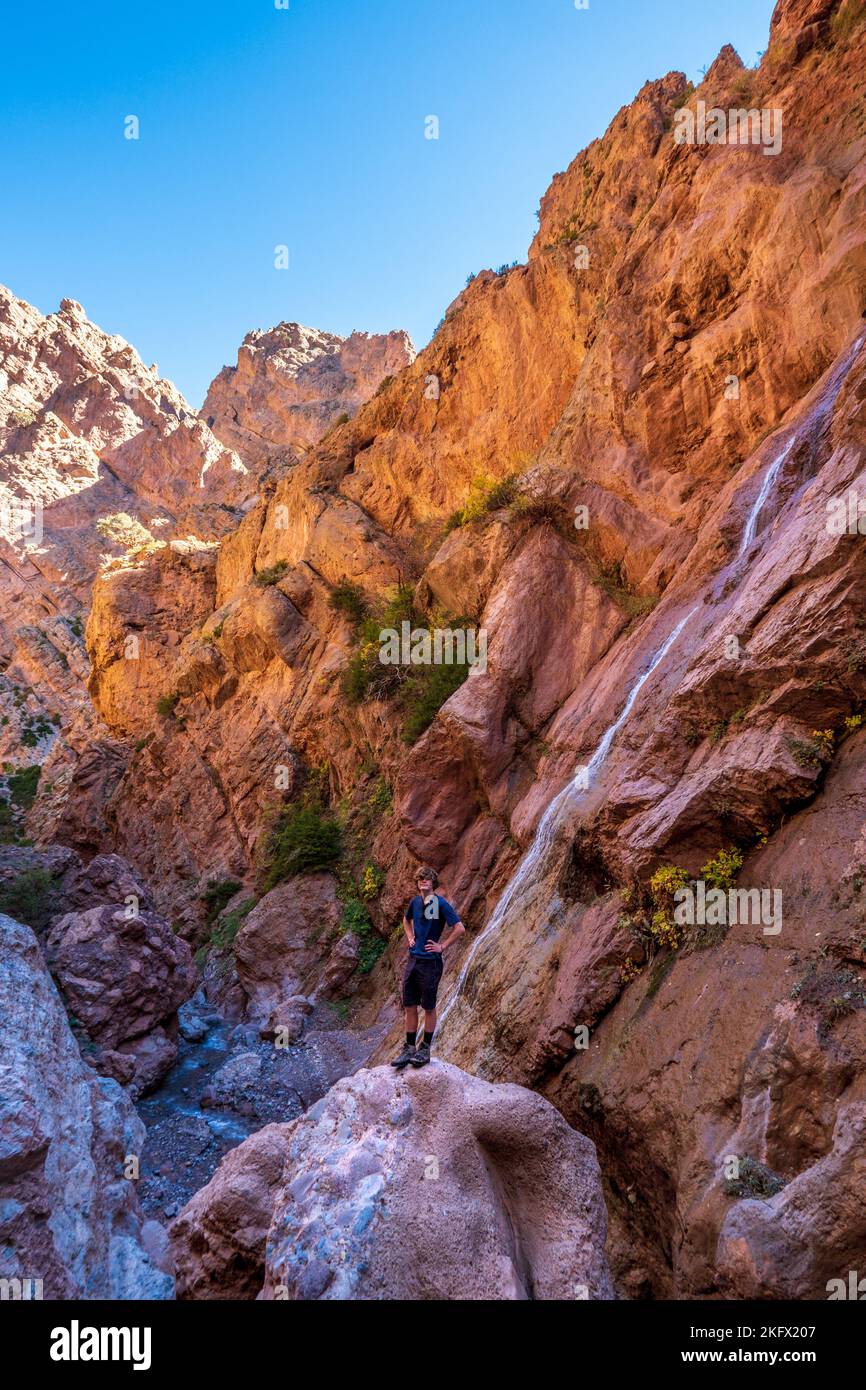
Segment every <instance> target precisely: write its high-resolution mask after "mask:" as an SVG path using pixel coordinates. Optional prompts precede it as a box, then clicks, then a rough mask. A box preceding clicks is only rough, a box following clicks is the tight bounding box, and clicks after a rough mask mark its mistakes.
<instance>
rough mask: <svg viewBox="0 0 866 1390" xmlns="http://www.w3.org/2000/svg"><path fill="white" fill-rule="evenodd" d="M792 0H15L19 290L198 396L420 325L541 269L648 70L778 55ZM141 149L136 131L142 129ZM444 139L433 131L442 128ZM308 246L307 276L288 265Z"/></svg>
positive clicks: (8, 36) (419, 338)
mask: <svg viewBox="0 0 866 1390" xmlns="http://www.w3.org/2000/svg"><path fill="white" fill-rule="evenodd" d="M771 12H772V4H771V0H725V3H724V4H705V3H698V0H693V2H692V3H683V0H590V7H589V9H588V10H577V9H576V8H575V5H574V0H290V8H289V9H287V10H283V9H277V8H276V7H275V4H274V0H235V3H228V0H197V2H194V0H149V2H148V3H147V4H129V3H124V0H112V3H106V0H85V3H83V4H82V5H75V4H71V3H69V0H64V2H63V3H58V0H40V3H36V4H21V5H18V6H16V7H14V9H13V7H11V6H7V8H6V11H5V15H4V19H3V40H4V50H5V54H4V56H5V58H6V62H5V63H4V72H3V79H2V83H0V176H2V187H3V192H4V198H3V202H4V207H3V211H2V216H0V283H4V284H7V285H8V286H9V287H10V288H11V289H12V290H13V291H14V292H15V293H16V294H18V295H20V296H21V297H22V298H24V299H27V300H29V301H30V302H31V303H33V304H36V305H37V307H38V308H40V309H41V310H42V311H43V312H45V313H48V312H51V311H52V310H54V309H56V308H57V306H58V304H59V302H60V300H61V299H62V298H63V297H64V296H69V297H70V298H72V299H78V300H80V301H81V303H82V304H83V305H84V307H85V309H86V310H87V312H88V314H89V315H90V317H91V318H92V319H93V320H95V321H96V322H97V323H99V324H101V325H102V326H103V327H104V328H106V329H107V330H108V331H110V332H114V333H120V334H122V335H123V337H125V338H127V339H128V340H129V341H130V342H131V343H133V344H134V345H135V347H136V348H137V349H138V351H139V352H140V353H141V355H142V357H143V358H144V360H145V361H146V362H151V361H156V362H157V363H158V364H159V368H160V371H161V373H162V375H163V376H167V377H170V378H171V379H172V380H174V381H175V382H176V383H177V385H178V386H179V387H180V388H181V390H182V391H183V392H184V393H185V394H186V395H187V396H188V398H189V399H190V400H191V402H192V403H193V404H194V405H196V406H198V405H200V404H201V401H202V398H203V396H204V393H205V390H206V388H207V385H208V383H209V381H210V380H211V378H212V377H213V376H214V375H215V373H216V372H217V371H218V370H219V369H220V367H221V366H222V365H223V364H224V363H226V362H234V361H235V358H236V353H237V348H238V345H239V343H240V342H241V339H242V338H243V337H244V334H245V333H247V332H248V331H249V330H250V329H251V328H256V327H269V326H271V325H272V324H274V323H277V322H279V320H281V319H298V320H299V321H300V322H302V323H306V324H310V325H314V326H315V327H318V328H324V329H328V330H330V331H332V332H337V333H349V332H351V331H352V329H354V328H359V329H366V330H368V331H371V332H382V331H386V330H388V329H390V328H406V329H408V330H409V332H410V333H411V334H412V336H413V338H414V339H415V341H416V343H417V345H418V346H419V347H420V346H422V345H423V344H424V343H426V342H427V341H428V339H429V338H430V336H431V334H432V332H433V329H434V327H435V325H436V323H437V322H438V320H439V318H440V317H441V316H442V314H443V312H444V310H445V307H446V305H447V304H448V302H449V301H450V300H451V299H452V298H453V296H454V295H455V294H456V293H457V291H458V290H459V289H460V288H461V287H462V285H463V282H464V280H465V278H466V276H467V274H468V273H469V271H472V270H479V269H481V268H482V267H483V266H488V265H493V266H495V265H498V264H500V263H501V262H503V261H512V260H523V259H524V258H525V255H526V249H527V246H528V244H529V242H530V240H531V238H532V236H533V234H534V231H535V226H536V222H535V210H536V208H537V207H538V202H539V199H540V197H541V194H542V193H543V192H544V190H545V188H546V187H547V184H548V183H549V181H550V178H551V176H552V175H553V174H554V173H555V172H556V171H557V170H560V169H564V168H565V167H566V165H567V164H568V163H569V162H570V161H571V159H572V158H573V157H574V155H575V154H576V153H577V152H578V150H579V149H581V148H582V147H583V146H584V145H586V144H588V143H589V141H590V140H592V139H593V138H594V137H595V136H597V135H600V134H601V133H602V131H603V130H604V129H605V127H606V125H607V124H608V122H609V120H610V118H611V117H612V116H613V115H614V113H615V112H616V111H617V110H618V109H619V107H620V106H622V105H623V104H624V103H626V102H628V101H630V100H631V98H632V97H633V96H634V94H635V92H636V91H637V90H638V88H639V87H640V86H641V85H642V84H643V83H644V81H646V80H647V79H648V78H655V77H659V76H661V75H662V74H663V73H665V72H668V71H670V70H671V69H681V70H682V71H684V72H685V73H686V74H687V75H688V76H689V77H691V78H692V79H693V80H695V79H697V78H698V76H699V71H700V69H701V67H703V66H705V65H707V64H709V63H710V62H712V60H713V58H715V56H716V54H717V53H718V51H719V49H720V47H721V46H722V44H724V43H726V42H730V43H733V44H734V46H735V47H736V48H737V49H738V51H739V53H740V56H741V57H742V58H743V61H744V62H746V63H754V62H755V60H756V54H757V51H758V50H759V49H763V48H765V47H766V43H767V33H768V29H769V20H770V14H771ZM128 115H136V116H138V118H139V120H140V139H139V140H138V141H132V140H126V139H124V134H123V132H124V118H125V117H126V116H128ZM429 115H436V116H438V117H439V120H440V123H441V126H440V139H439V140H438V141H433V140H425V138H424V120H425V117H426V116H429ZM278 244H286V245H288V247H289V253H290V268H289V269H288V270H287V271H280V270H276V269H275V268H274V246H275V245H278Z"/></svg>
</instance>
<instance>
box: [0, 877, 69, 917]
mask: <svg viewBox="0 0 866 1390" xmlns="http://www.w3.org/2000/svg"><path fill="white" fill-rule="evenodd" d="M53 882H54V880H53V879H52V877H51V874H49V873H48V872H46V870H45V869H24V870H22V872H21V873H20V874H18V875H17V876H16V877H15V878H11V879H7V880H6V882H5V883H0V912H5V913H6V915H7V917H14V918H15V920H16V921H18V922H24V923H26V925H27V926H28V927H32V928H33V930H34V931H42V930H44V928H45V927H47V926H48V922H49V919H50V917H51V916H52V913H53V912H54V911H55V910H56V909H55V906H54V903H53V900H52V893H51V889H52V885H53Z"/></svg>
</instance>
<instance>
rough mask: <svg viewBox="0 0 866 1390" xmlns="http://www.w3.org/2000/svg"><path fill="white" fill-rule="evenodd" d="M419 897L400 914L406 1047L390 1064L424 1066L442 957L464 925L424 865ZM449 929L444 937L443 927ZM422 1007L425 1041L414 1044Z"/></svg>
mask: <svg viewBox="0 0 866 1390" xmlns="http://www.w3.org/2000/svg"><path fill="white" fill-rule="evenodd" d="M415 883H416V886H417V888H418V896H417V897H415V898H413V899H412V901H411V902H410V904H409V906H408V907H407V908H406V911H405V913H404V916H403V930H404V932H405V933H406V940H407V941H408V942H409V962H408V964H407V966H406V973H405V975H404V976H403V1008H404V1009H405V1010H406V1046H405V1047H404V1048H403V1051H402V1052H401V1053H400V1056H399V1057H397V1058H396V1059H395V1060H394V1061H393V1062H392V1063H391V1065H392V1066H393V1067H399V1068H400V1069H401V1070H402V1068H403V1067H407V1066H408V1065H409V1063H410V1062H411V1064H412V1066H413V1067H423V1066H426V1065H427V1063H428V1062H429V1061H430V1045H431V1043H432V1042H433V1033H434V1031H435V1028H436V994H437V992H438V990H439V981H440V980H441V979H442V956H443V955H444V953H445V952H446V951H447V950H448V947H449V946H451V945H453V943H454V942H455V941H457V940H458V938H459V937H461V936H462V935H463V933H464V932H465V930H466V928H465V927H464V925H463V923H462V922H461V921H460V918H459V917H458V916H457V913H456V912H455V911H454V908H453V907H452V906H451V904H450V903H448V902H446V901H445V899H444V898H440V897H439V896H438V894H437V893H436V892H435V891H434V890H435V889H436V888H438V886H439V875H438V874H437V872H436V870H435V869H428V868H427V867H426V865H425V866H424V867H423V868H421V869H419V870H418V872H417V874H416V875H415ZM446 927H448V928H450V930H449V932H448V934H447V936H446V937H444V939H443V937H442V932H443V931H444V929H445V928H446ZM419 1004H420V1005H421V1007H422V1008H423V1010H424V1041H423V1042H422V1043H421V1046H420V1047H418V1048H416V1047H415V1039H416V1037H417V1036H418V1005H419Z"/></svg>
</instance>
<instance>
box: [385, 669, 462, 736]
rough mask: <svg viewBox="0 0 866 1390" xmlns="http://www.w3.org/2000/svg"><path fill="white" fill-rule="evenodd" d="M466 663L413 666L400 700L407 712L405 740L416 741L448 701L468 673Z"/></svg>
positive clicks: (404, 731) (404, 727) (404, 729)
mask: <svg viewBox="0 0 866 1390" xmlns="http://www.w3.org/2000/svg"><path fill="white" fill-rule="evenodd" d="M469 671H470V667H469V665H468V664H467V663H465V662H464V663H463V664H458V663H456V662H455V663H454V664H453V665H450V666H447V665H444V666H417V667H413V668H412V672H411V674H410V675H409V676H408V678H407V680H406V683H405V685H404V687H403V690H402V692H401V695H400V703H401V705H402V706H403V709H404V710H405V712H406V722H405V724H404V726H403V740H404V742H405V743H410V744H411V743H417V742H418V739H419V738H420V737H421V735H422V734H423V733H425V732H426V730H427V729H429V728H430V725H431V724H432V723H433V720H434V719H435V718H436V715H437V714H438V713H439V711H440V709H441V708H442V706H443V705H444V704H445V701H446V700H448V699H450V697H451V696H452V695H453V694H454V692H455V690H459V688H460V686H461V685H462V684H463V682H464V681H465V680H466V677H467V676H468V675H469Z"/></svg>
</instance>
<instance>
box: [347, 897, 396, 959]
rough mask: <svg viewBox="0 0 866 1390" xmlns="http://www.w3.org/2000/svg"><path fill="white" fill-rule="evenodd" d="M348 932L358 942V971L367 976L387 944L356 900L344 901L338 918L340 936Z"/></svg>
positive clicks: (364, 908)
mask: <svg viewBox="0 0 866 1390" xmlns="http://www.w3.org/2000/svg"><path fill="white" fill-rule="evenodd" d="M350 932H351V934H352V935H353V936H356V937H357V938H358V941H359V950H358V971H359V973H360V974H361V975H369V973H370V971H371V970H372V969H373V966H374V965H375V964H376V962H377V960H378V959H379V957H380V956H381V955H382V952H383V951H384V950H385V947H386V945H387V943H386V941H385V939H384V937H381V936H380V935H379V933H378V932H377V931H376V929H375V927H374V926H373V923H372V922H371V921H370V914H369V912H368V911H367V909H366V907H365V906H364V904H363V903H362V902H359V900H358V899H357V898H347V899H346V901H345V902H344V904H343V912H342V916H341V918H340V933H341V935H344V936H345V935H347V934H348V933H350Z"/></svg>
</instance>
